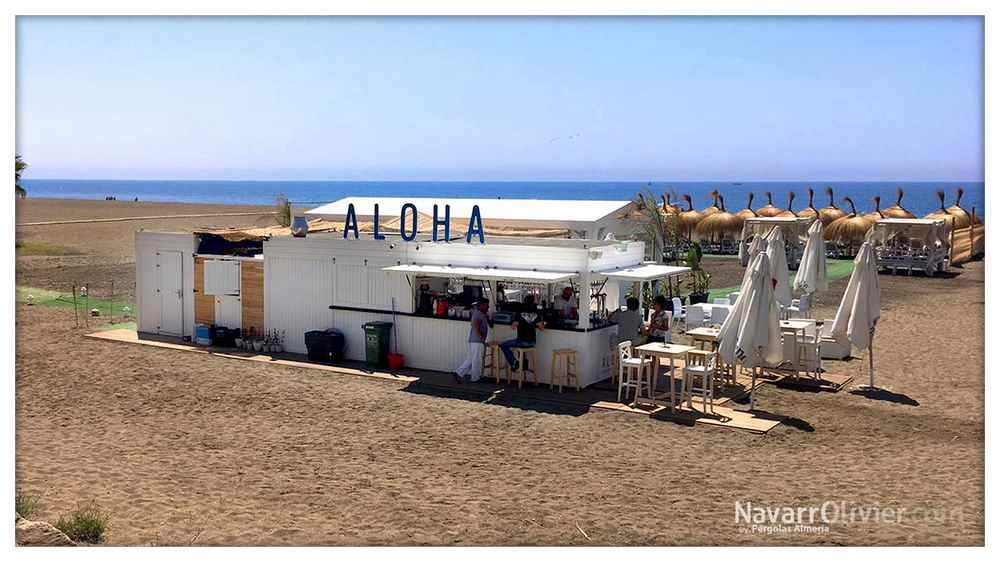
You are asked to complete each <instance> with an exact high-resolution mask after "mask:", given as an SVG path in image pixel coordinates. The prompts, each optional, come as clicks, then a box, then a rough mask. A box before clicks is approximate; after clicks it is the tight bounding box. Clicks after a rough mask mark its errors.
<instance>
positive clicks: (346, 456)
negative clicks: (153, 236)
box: [15, 199, 984, 546]
mask: <svg viewBox="0 0 1000 562" xmlns="http://www.w3.org/2000/svg"><path fill="white" fill-rule="evenodd" d="M257 211H259V212H260V214H259V215H258V216H227V217H199V218H187V219H150V220H142V221H126V222H97V223H74V224H61V225H46V226H26V227H18V228H17V229H16V236H17V241H18V243H19V248H18V252H17V258H16V259H17V264H16V266H17V270H16V280H17V285H18V286H25V287H35V288H42V289H49V290H56V291H69V288H70V286H71V284H72V283H74V282H86V283H93V284H96V285H101V284H103V283H109V282H110V281H111V280H114V282H115V284H116V285H118V286H120V287H128V286H130V285H132V284H134V279H135V272H134V255H133V233H134V231H135V230H136V229H137V228H146V229H157V230H190V229H192V228H204V227H212V228H220V227H229V226H232V227H245V226H264V225H268V224H273V222H274V219H273V216H272V213H273V209H272V208H269V207H257V208H252V207H249V208H248V207H241V206H220V205H192V204H159V203H134V202H125V201H112V202H106V201H71V200H43V199H27V200H23V201H19V202H18V203H17V222H18V224H22V223H28V222H41V221H52V220H60V219H62V220H67V219H74V220H77V219H100V218H113V217H132V216H163V215H172V214H211V213H232V212H257ZM705 266H706V268H707V269H708V270H709V271H710V272H711V273H713V285H714V286H716V287H726V286H732V285H735V284H737V283H738V280H739V277H740V275H741V274H742V269H741V268H740V267H739V263H738V261H737V260H734V259H730V258H707V259H706V262H705ZM880 280H881V287H882V295H881V297H882V316H881V320H880V323H879V328H878V333H877V336H876V346H875V347H876V350H875V354H876V358H877V365H878V382H879V384H880V386H884V387H887V388H889V389H891V391H892V392H893V393H894V394H892V395H890V396H887V398H891V399H886V400H876V399H871V398H868V397H865V396H861V395H857V394H853V393H851V392H849V391H846V390H845V391H842V392H839V393H810V392H802V391H795V390H790V389H782V388H777V387H775V386H765V387H764V388H763V390H762V391H760V392H759V394H758V406H759V408H761V409H763V410H767V411H770V412H774V413H776V414H782V415H785V416H788V417H789V420H788V421H787V422H786V423H784V424H783V425H781V426H779V427H778V428H776V429H774V430H772V431H771V432H770V433H768V434H766V435H754V434H750V433H744V432H740V431H734V430H726V429H718V428H710V427H702V426H697V427H687V426H683V425H678V424H675V423H671V422H668V421H660V420H655V419H650V418H648V417H646V416H639V415H630V414H625V413H620V412H605V411H597V410H593V411H590V412H587V413H585V414H583V415H570V414H568V413H566V412H560V411H559V410H558V408H553V407H552V406H550V405H547V404H537V405H532V404H527V405H522V406H521V407H511V406H504V405H494V404H489V403H484V402H480V401H479V400H478V399H476V400H473V399H468V398H463V397H461V396H450V397H449V396H434V395H428V394H424V393H419V392H415V391H414V390H412V389H410V388H407V386H406V385H405V384H402V383H396V382H385V381H375V380H367V379H362V378H356V377H348V376H335V375H322V374H317V373H316V372H314V371H309V370H304V369H293V368H287V367H281V366H276V365H267V364H252V365H250V364H246V363H243V362H239V361H232V360H226V359H223V358H217V357H210V356H202V355H197V354H191V353H180V352H176V351H171V350H166V349H155V348H147V347H141V346H126V345H122V344H114V343H108V342H100V341H95V340H91V339H87V338H84V337H82V336H83V334H84V333H87V331H88V330H85V329H84V328H76V327H75V323H74V319H73V311H72V310H71V309H67V308H57V307H47V306H28V305H26V304H21V303H19V304H17V305H16V336H17V349H16V400H17V411H16V445H15V452H16V487H17V489H18V491H19V492H22V493H29V494H31V495H34V496H37V497H38V498H39V500H40V505H39V511H38V513H37V514H36V515H35V518H38V519H45V520H51V521H54V520H55V519H57V518H58V517H59V515H62V514H65V513H67V512H69V511H72V510H73V509H74V508H75V507H76V506H78V505H80V504H84V503H88V502H96V503H97V504H98V505H99V506H100V508H101V509H102V510H104V511H105V512H106V513H107V514H108V515H109V516H110V530H109V532H108V534H107V543H108V544H112V545H154V544H155V545H189V544H195V545H744V544H747V545H843V544H849V545H910V546H913V545H981V544H983V542H984V483H983V480H984V422H983V416H984V397H983V387H984V384H983V362H982V357H983V349H984V348H983V326H984V320H983V313H984V306H983V303H984V297H983V288H984V285H983V280H984V268H983V263H982V262H972V263H969V264H966V265H965V266H964V267H962V268H953V269H952V274H950V275H947V276H942V277H937V278H924V277H922V276H914V277H906V276H882V277H881V278H880ZM846 283H847V279H840V280H837V281H835V282H833V283H831V287H830V290H829V292H828V293H826V294H825V295H823V296H822V297H821V298H820V299H818V302H817V303H816V304H815V305H814V307H815V309H816V313H815V314H814V316H815V317H817V318H832V317H833V314H834V312H835V307H836V305H837V303H838V302H839V299H840V296H841V295H842V293H843V290H844V287H845V286H846ZM90 331H93V330H90ZM865 365H866V362H862V361H860V360H857V359H855V360H852V361H846V362H839V361H826V362H825V363H824V366H825V367H826V369H827V370H829V371H831V372H833V373H850V374H854V375H855V377H856V379H857V380H861V381H863V380H864V378H865V376H866V374H865V370H864V367H865ZM738 502H752V503H754V504H757V505H760V506H791V507H797V506H806V507H808V506H819V505H821V504H823V503H824V502H846V504H847V505H849V506H850V505H861V506H870V505H876V504H877V505H879V506H882V507H893V508H894V509H897V510H902V511H903V513H905V514H906V515H904V516H903V517H901V518H900V520H899V521H893V522H879V523H865V522H861V521H854V522H842V523H837V524H834V525H831V526H830V528H829V530H828V532H820V533H805V532H797V533H778V534H769V533H764V532H744V531H745V529H741V527H743V526H744V525H742V524H740V523H738V522H736V520H735V509H734V505H735V504H736V503H738Z"/></svg>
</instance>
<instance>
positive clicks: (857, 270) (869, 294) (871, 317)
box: [832, 236, 880, 388]
mask: <svg viewBox="0 0 1000 562" xmlns="http://www.w3.org/2000/svg"><path fill="white" fill-rule="evenodd" d="M879 308H880V303H879V282H878V264H877V263H876V259H875V248H874V245H873V242H872V240H871V237H870V236H869V239H868V240H866V241H865V243H864V244H862V245H861V249H860V250H858V255H857V257H855V258H854V272H852V273H851V279H850V281H848V282H847V290H846V291H844V298H843V299H841V301H840V307H839V308H837V316H836V317H835V318H834V320H833V330H832V335H833V337H838V336H843V335H846V336H847V339H849V340H850V341H851V343H852V344H854V346H855V347H857V348H858V349H862V350H863V349H868V378H869V383H870V388H875V358H874V356H873V354H872V340H873V339H874V337H875V324H877V323H878V319H879Z"/></svg>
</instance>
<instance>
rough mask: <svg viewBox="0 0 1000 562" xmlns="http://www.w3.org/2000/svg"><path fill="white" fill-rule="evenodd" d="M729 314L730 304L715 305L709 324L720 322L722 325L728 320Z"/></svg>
mask: <svg viewBox="0 0 1000 562" xmlns="http://www.w3.org/2000/svg"><path fill="white" fill-rule="evenodd" d="M727 316H729V307H728V306H713V307H712V316H711V318H709V324H719V325H721V324H722V323H723V322H725V321H726V317H727Z"/></svg>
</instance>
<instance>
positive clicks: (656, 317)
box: [646, 295, 672, 343]
mask: <svg viewBox="0 0 1000 562" xmlns="http://www.w3.org/2000/svg"><path fill="white" fill-rule="evenodd" d="M646 333H647V334H649V341H650V342H661V343H668V342H670V340H671V339H672V338H671V333H670V312H669V311H668V310H667V297H665V296H663V295H656V298H654V299H653V317H652V318H650V319H649V326H648V327H647V328H646Z"/></svg>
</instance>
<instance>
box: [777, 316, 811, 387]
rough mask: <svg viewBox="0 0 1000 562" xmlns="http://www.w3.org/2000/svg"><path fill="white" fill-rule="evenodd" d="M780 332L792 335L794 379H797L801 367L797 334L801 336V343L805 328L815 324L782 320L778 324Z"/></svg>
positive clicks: (804, 336) (803, 338)
mask: <svg viewBox="0 0 1000 562" xmlns="http://www.w3.org/2000/svg"><path fill="white" fill-rule="evenodd" d="M779 324H780V326H781V331H782V332H787V333H790V334H791V335H792V338H793V339H792V341H793V342H794V349H795V378H796V379H798V378H799V366H800V365H801V363H802V362H801V361H800V353H799V334H801V335H802V341H805V339H806V328H808V327H810V326H812V325H813V324H815V322H812V321H806V320H782V321H781V322H780V323H779Z"/></svg>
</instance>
